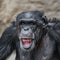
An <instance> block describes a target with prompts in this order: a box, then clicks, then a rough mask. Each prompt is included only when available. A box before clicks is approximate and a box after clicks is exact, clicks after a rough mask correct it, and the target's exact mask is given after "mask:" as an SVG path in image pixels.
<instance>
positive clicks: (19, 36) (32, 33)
mask: <svg viewBox="0 0 60 60" xmlns="http://www.w3.org/2000/svg"><path fill="white" fill-rule="evenodd" d="M15 23H16V25H15V24H12V25H11V26H10V27H9V28H7V29H6V30H5V31H4V33H3V34H2V37H1V39H0V60H5V59H6V58H7V57H8V56H9V55H10V54H11V53H12V51H13V50H14V49H15V50H16V60H52V59H53V56H54V51H55V47H56V44H55V43H56V40H55V36H56V35H55V36H54V35H52V34H51V32H52V31H53V34H55V32H54V30H53V26H54V25H55V24H54V23H55V22H54V23H53V24H52V25H49V23H51V22H48V21H47V19H46V17H43V13H42V12H40V11H28V12H23V13H21V14H19V15H18V16H17V17H16V21H15ZM51 28H52V29H51ZM57 35H58V33H57ZM58 38H59V36H58ZM58 50H59V48H58ZM55 55H56V54H55ZM56 60H58V58H56Z"/></svg>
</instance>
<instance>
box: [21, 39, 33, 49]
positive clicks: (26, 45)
mask: <svg viewBox="0 0 60 60" xmlns="http://www.w3.org/2000/svg"><path fill="white" fill-rule="evenodd" d="M21 41H22V44H23V47H24V48H26V49H28V48H30V46H31V44H32V39H31V38H22V39H21Z"/></svg>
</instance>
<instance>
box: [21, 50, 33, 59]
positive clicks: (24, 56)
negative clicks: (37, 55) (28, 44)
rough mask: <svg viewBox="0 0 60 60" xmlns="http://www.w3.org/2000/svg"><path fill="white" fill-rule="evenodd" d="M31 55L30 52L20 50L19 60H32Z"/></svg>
mask: <svg viewBox="0 0 60 60" xmlns="http://www.w3.org/2000/svg"><path fill="white" fill-rule="evenodd" d="M32 56H33V54H32V53H31V52H25V51H22V50H20V60H33V58H32Z"/></svg>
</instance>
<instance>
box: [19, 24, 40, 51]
mask: <svg viewBox="0 0 60 60" xmlns="http://www.w3.org/2000/svg"><path fill="white" fill-rule="evenodd" d="M18 30H19V31H18V36H19V40H20V48H21V49H22V50H24V51H31V50H33V49H34V47H35V44H36V41H38V40H39V38H40V33H41V29H40V28H39V27H37V25H36V24H33V23H21V24H19V29H18Z"/></svg>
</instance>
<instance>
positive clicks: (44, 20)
mask: <svg viewBox="0 0 60 60" xmlns="http://www.w3.org/2000/svg"><path fill="white" fill-rule="evenodd" d="M42 20H43V22H44V23H45V24H48V18H47V17H46V16H42Z"/></svg>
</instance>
